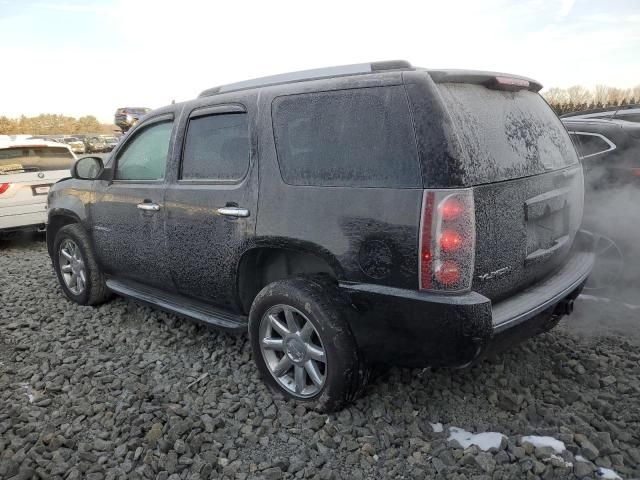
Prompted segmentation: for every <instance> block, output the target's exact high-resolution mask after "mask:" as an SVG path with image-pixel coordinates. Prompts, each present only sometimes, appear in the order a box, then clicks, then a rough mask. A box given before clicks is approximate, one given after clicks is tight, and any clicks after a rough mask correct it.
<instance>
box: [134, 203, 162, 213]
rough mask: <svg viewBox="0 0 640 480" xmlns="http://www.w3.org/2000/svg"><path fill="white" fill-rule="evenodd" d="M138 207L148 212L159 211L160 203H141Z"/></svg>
mask: <svg viewBox="0 0 640 480" xmlns="http://www.w3.org/2000/svg"><path fill="white" fill-rule="evenodd" d="M138 208H139V209H140V210H145V211H147V212H157V211H158V210H160V205H158V204H157V203H139V204H138Z"/></svg>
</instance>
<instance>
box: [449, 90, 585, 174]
mask: <svg viewBox="0 0 640 480" xmlns="http://www.w3.org/2000/svg"><path fill="white" fill-rule="evenodd" d="M438 87H439V90H440V94H441V95H442V99H443V100H444V104H445V106H446V108H447V111H448V112H449V114H450V115H451V118H452V120H453V124H454V127H455V132H454V134H455V135H456V137H457V139H458V140H459V141H460V144H461V147H462V157H463V162H464V164H463V170H464V172H463V181H464V183H465V184H466V185H478V184H483V183H491V182H498V181H501V180H509V179H513V178H521V177H527V176H531V175H537V174H540V173H544V172H547V171H551V170H556V169H560V168H563V167H567V166H569V165H574V164H576V163H578V157H577V155H576V152H575V149H574V148H573V145H572V143H571V139H570V138H569V135H568V134H567V131H566V130H565V128H564V126H563V125H562V123H561V122H560V120H559V119H558V117H557V116H556V114H555V113H554V112H553V110H551V108H550V107H549V105H547V103H546V102H545V101H544V100H543V99H542V97H541V96H540V95H538V94H537V93H534V92H530V91H528V90H521V91H517V92H506V91H500V90H491V89H488V88H486V87H484V86H482V85H472V84H463V83H443V84H439V85H438Z"/></svg>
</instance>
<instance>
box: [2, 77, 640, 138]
mask: <svg viewBox="0 0 640 480" xmlns="http://www.w3.org/2000/svg"><path fill="white" fill-rule="evenodd" d="M542 96H543V97H544V98H545V99H546V100H547V102H549V105H551V107H552V108H553V109H554V110H555V112H556V113H557V114H558V115H563V114H565V113H569V112H579V111H582V110H591V109H594V108H604V107H617V106H625V105H634V104H640V85H636V86H635V87H633V88H616V87H610V86H608V85H596V87H595V88H594V89H588V88H585V87H583V86H582V85H574V86H573V87H569V88H558V87H553V88H550V89H548V90H546V91H544V92H542ZM114 130H118V127H116V126H115V125H112V124H108V123H100V122H99V121H98V119H97V118H96V117H94V116H93V115H85V116H84V117H80V118H75V117H69V116H66V115H57V114H52V113H43V114H40V115H38V116H36V117H27V116H25V115H22V116H21V117H20V118H7V117H5V116H0V135H17V134H28V135H60V134H62V135H73V134H77V133H113V131H114Z"/></svg>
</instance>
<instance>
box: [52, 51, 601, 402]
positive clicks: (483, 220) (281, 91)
mask: <svg viewBox="0 0 640 480" xmlns="http://www.w3.org/2000/svg"><path fill="white" fill-rule="evenodd" d="M540 88H541V86H540V84H538V83H536V82H535V81H533V80H529V79H526V78H522V77H516V76H512V75H504V74H495V73H487V72H473V71H444V70H438V71H433V70H424V69H418V68H413V67H411V65H409V64H408V63H406V62H402V61H394V62H378V63H371V64H361V65H352V66H345V67H335V68H328V69H320V70H313V71H307V72H298V73H292V74H286V75H279V76H274V77H268V78H263V79H258V80H251V81H247V82H241V83H237V84H233V85H226V86H222V87H217V88H213V89H209V90H206V91H204V92H203V93H202V94H201V95H200V96H199V97H198V98H197V99H195V100H191V101H188V102H184V103H180V104H175V105H169V106H166V107H164V108H160V109H158V110H155V111H153V112H151V113H149V114H148V115H146V116H145V118H144V120H143V121H141V122H140V123H139V124H138V125H136V126H135V127H134V129H132V131H131V132H130V133H129V134H128V135H127V137H126V138H125V139H124V140H123V141H122V142H120V144H119V145H118V146H117V147H116V148H115V149H114V152H113V154H112V155H111V156H110V157H109V160H108V161H107V163H106V164H105V165H103V164H102V160H101V159H99V158H92V157H88V158H84V159H82V160H80V161H78V163H77V164H76V165H75V167H74V168H73V169H72V174H73V178H72V179H69V180H66V181H63V182H60V183H58V184H56V185H55V186H54V187H53V188H52V191H51V193H50V195H49V228H48V230H47V244H48V248H49V253H50V255H51V258H52V260H53V264H54V268H55V271H56V274H57V276H58V279H59V281H60V284H61V286H62V289H63V291H64V293H65V294H66V295H67V297H68V298H70V299H71V300H73V301H75V302H77V303H80V304H85V305H87V304H88V305H95V304H98V303H100V302H103V301H105V300H106V299H107V298H108V297H109V295H110V293H111V292H113V293H117V294H121V295H126V296H129V297H132V298H135V299H137V300H140V301H143V302H147V303H150V304H152V305H156V306H158V307H160V308H163V309H166V310H169V311H172V312H175V313H178V314H181V315H185V316H188V317H191V318H194V319H197V320H200V321H202V322H206V323H208V324H211V325H214V326H216V327H219V328H222V329H226V330H230V331H237V332H243V331H247V329H248V332H249V337H250V341H251V345H252V348H253V353H254V359H255V361H256V364H257V367H258V369H259V370H260V372H261V374H262V377H263V379H264V380H265V382H266V383H267V384H268V385H269V386H270V387H271V388H273V389H274V390H275V391H277V392H279V393H280V394H283V395H284V396H286V397H288V398H293V399H296V400H299V401H305V402H310V403H312V404H313V406H314V407H315V408H317V409H320V410H333V409H337V408H340V407H341V406H342V405H344V403H345V401H348V400H349V399H351V398H353V397H354V396H355V395H356V394H357V392H358V391H359V390H360V388H361V386H362V385H363V384H364V382H365V380H366V378H367V370H368V366H369V365H371V364H377V363H382V364H397V365H409V366H427V365H432V366H465V365H469V364H471V363H472V362H474V361H477V360H478V359H479V358H481V356H482V355H483V354H484V353H486V352H489V351H492V350H493V349H494V348H497V347H498V346H500V345H503V344H507V345H509V344H513V342H515V341H516V340H517V339H520V338H525V337H527V336H529V335H533V334H535V333H538V332H541V331H544V330H546V329H548V328H551V327H552V326H553V325H554V324H555V323H556V322H557V320H558V319H559V317H560V316H561V315H563V314H567V313H570V311H571V307H572V302H573V299H574V298H575V297H576V296H577V295H578V294H579V292H580V290H581V289H582V286H583V284H584V282H585V280H586V278H587V276H588V274H589V272H590V270H591V267H592V264H593V254H592V253H591V237H590V236H589V235H588V234H586V233H584V232H580V231H579V226H580V222H581V218H582V208H583V176H582V167H581V166H580V164H579V162H578V157H577V155H576V152H575V150H574V148H573V146H572V144H571V140H570V139H569V136H568V134H567V131H566V130H565V129H564V127H563V126H562V123H561V122H560V120H559V119H558V118H557V116H556V115H555V114H554V113H553V111H552V110H551V109H550V108H549V106H548V105H547V104H546V103H545V102H544V100H543V99H542V98H541V97H540V96H539V95H538V93H537V92H538V91H539V90H540Z"/></svg>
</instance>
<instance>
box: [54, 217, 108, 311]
mask: <svg viewBox="0 0 640 480" xmlns="http://www.w3.org/2000/svg"><path fill="white" fill-rule="evenodd" d="M53 267H54V269H55V271H56V275H57V277H58V281H59V282H60V286H61V287H62V291H63V292H64V294H65V295H66V297H67V298H68V299H69V300H72V301H74V302H76V303H79V304H80V305H97V304H99V303H102V302H104V301H105V300H107V299H108V298H109V297H110V296H111V294H110V292H109V290H108V289H107V286H106V283H105V279H104V275H103V274H102V272H101V271H100V268H99V267H98V263H97V262H96V259H95V256H94V254H93V250H92V248H91V242H90V240H89V236H88V235H87V232H85V230H84V228H82V226H81V225H78V224H71V225H66V226H64V227H62V228H61V229H60V230H58V232H57V234H56V237H55V240H54V247H53Z"/></svg>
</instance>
